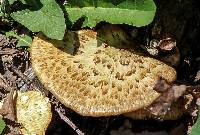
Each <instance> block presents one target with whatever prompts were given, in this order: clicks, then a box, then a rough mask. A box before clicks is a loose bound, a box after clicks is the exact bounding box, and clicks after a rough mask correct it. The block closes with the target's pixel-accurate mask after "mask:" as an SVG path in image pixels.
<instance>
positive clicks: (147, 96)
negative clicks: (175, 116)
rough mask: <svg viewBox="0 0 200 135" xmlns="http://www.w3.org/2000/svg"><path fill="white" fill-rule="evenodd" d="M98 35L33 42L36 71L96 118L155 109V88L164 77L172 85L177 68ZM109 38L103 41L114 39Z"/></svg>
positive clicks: (57, 91) (67, 102) (78, 34)
mask: <svg viewBox="0 0 200 135" xmlns="http://www.w3.org/2000/svg"><path fill="white" fill-rule="evenodd" d="M108 33H109V32H107V33H105V32H104V34H108ZM116 33H117V32H116ZM116 33H115V34H116ZM119 33H120V32H119ZM119 33H118V34H119ZM99 34H100V33H97V32H95V31H92V30H80V31H78V32H68V33H67V34H66V39H65V40H66V41H65V42H62V41H56V40H49V39H47V38H46V37H44V36H43V35H42V34H39V35H37V36H36V37H35V38H34V40H33V43H32V47H31V59H32V67H33V69H34V71H35V73H36V74H37V76H38V78H39V80H40V81H41V82H42V83H43V84H44V86H45V87H46V88H47V89H48V90H49V91H50V92H52V94H53V95H55V96H56V97H57V98H58V99H59V100H60V101H61V102H62V103H63V104H64V105H65V106H66V107H69V108H71V109H73V110H74V111H76V112H78V113H79V114H81V115H84V116H94V117H98V116H109V115H118V114H122V113H126V112H131V111H134V110H138V109H140V108H143V107H146V106H148V105H150V104H151V103H152V102H153V101H154V100H155V99H156V98H157V97H158V96H159V95H160V94H159V93H157V92H156V91H154V90H153V87H154V85H155V81H156V79H157V78H158V77H159V76H162V77H163V78H165V79H167V80H168V81H169V82H172V81H174V80H175V79H176V71H175V70H174V69H173V68H172V67H170V66H168V65H166V64H164V63H163V62H160V61H158V60H155V59H153V58H150V57H145V56H142V55H139V54H135V53H132V52H131V51H129V49H122V46H121V45H119V46H118V45H117V44H114V45H113V44H112V43H111V42H109V41H113V42H116V41H117V40H113V39H112V40H109V39H108V40H107V41H106V40H104V39H102V37H99ZM109 34H110V35H109ZM109 34H108V35H104V37H112V33H109ZM116 37H120V36H119V35H118V36H116ZM124 48H126V45H125V44H124Z"/></svg>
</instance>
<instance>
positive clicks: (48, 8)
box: [11, 0, 66, 40]
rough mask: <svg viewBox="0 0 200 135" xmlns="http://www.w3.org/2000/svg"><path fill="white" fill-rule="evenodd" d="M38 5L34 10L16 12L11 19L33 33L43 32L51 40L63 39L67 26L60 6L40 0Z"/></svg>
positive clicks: (47, 0) (52, 1) (51, 1)
mask: <svg viewBox="0 0 200 135" xmlns="http://www.w3.org/2000/svg"><path fill="white" fill-rule="evenodd" d="M40 2H41V3H40ZM37 4H38V5H39V6H36V7H34V9H31V10H30V9H26V10H22V11H18V12H14V13H12V14H11V17H12V18H13V19H14V20H16V21H17V22H19V23H21V24H22V25H24V26H25V27H27V28H28V29H29V30H31V31H32V32H39V31H41V32H43V33H44V34H45V35H46V36H48V37H49V38H52V39H58V40H61V39H63V36H64V33H65V29H66V26H65V19H64V14H63V12H62V10H61V8H60V7H59V5H58V4H57V3H56V2H55V0H40V1H39V2H38V3H37Z"/></svg>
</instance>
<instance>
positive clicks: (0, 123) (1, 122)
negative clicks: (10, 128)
mask: <svg viewBox="0 0 200 135" xmlns="http://www.w3.org/2000/svg"><path fill="white" fill-rule="evenodd" d="M5 127H6V124H5V122H4V120H3V119H2V117H0V134H1V133H2V132H3V130H4V128H5Z"/></svg>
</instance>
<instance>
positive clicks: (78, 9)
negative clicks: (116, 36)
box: [66, 0, 156, 27]
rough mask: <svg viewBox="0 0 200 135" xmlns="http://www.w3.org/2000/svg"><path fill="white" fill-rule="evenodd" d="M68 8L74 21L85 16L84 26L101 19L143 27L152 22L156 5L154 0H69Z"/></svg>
mask: <svg viewBox="0 0 200 135" xmlns="http://www.w3.org/2000/svg"><path fill="white" fill-rule="evenodd" d="M66 10H67V13H68V17H69V20H70V21H71V22H72V23H75V22H76V21H77V20H78V19H80V18H82V17H84V18H85V21H84V22H83V26H82V27H85V26H88V27H94V26H95V25H96V24H97V23H99V22H101V21H106V22H109V23H112V24H129V25H133V26H137V27H141V26H145V25H148V24H149V23H151V22H152V20H153V18H154V16H155V12H156V6H155V4H154V2H153V0H68V2H67V5H66Z"/></svg>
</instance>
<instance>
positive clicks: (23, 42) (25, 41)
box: [6, 31, 32, 47]
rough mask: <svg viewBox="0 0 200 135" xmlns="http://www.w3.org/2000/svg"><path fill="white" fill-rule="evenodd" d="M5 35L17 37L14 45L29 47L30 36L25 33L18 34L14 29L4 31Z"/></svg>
mask: <svg viewBox="0 0 200 135" xmlns="http://www.w3.org/2000/svg"><path fill="white" fill-rule="evenodd" d="M6 37H15V38H17V39H18V43H17V45H16V47H30V46H31V43H32V38H31V37H29V36H27V35H22V36H18V35H17V34H16V33H15V32H14V31H9V32H6Z"/></svg>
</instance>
